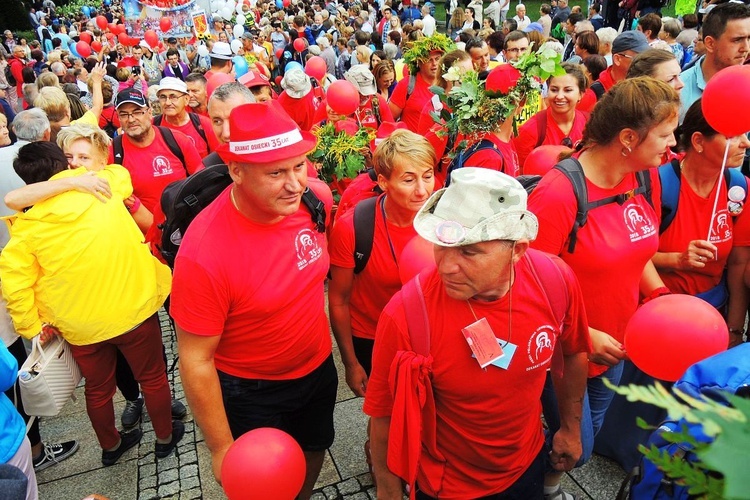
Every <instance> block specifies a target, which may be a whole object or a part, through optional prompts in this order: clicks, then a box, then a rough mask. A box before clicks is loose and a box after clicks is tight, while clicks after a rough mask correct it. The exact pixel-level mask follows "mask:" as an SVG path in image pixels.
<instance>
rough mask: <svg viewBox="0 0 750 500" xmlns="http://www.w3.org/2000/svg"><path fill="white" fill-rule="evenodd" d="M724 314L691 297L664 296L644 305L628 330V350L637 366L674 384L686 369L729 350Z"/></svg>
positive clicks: (626, 344)
mask: <svg viewBox="0 0 750 500" xmlns="http://www.w3.org/2000/svg"><path fill="white" fill-rule="evenodd" d="M728 343H729V331H728V329H727V324H726V322H725V321H724V318H722V316H721V314H719V312H718V311H717V310H716V309H715V308H714V307H713V306H711V305H710V304H709V303H708V302H706V301H704V300H702V299H699V298H698V297H693V296H692V295H682V294H673V295H664V296H662V297H659V298H656V299H654V300H652V301H650V302H647V303H646V304H644V305H643V306H642V307H641V308H640V309H638V311H636V313H635V314H634V315H633V317H632V318H630V321H629V322H628V325H627V327H626V328H625V350H626V351H627V353H628V356H630V359H631V360H633V363H635V366H637V367H638V368H640V369H641V370H643V372H644V373H646V374H648V375H651V376H652V377H654V378H657V379H660V380H668V381H670V382H674V381H675V380H677V379H679V378H680V377H681V376H682V374H683V373H684V372H685V370H687V368H688V367H689V366H690V365H692V364H694V363H697V362H698V361H701V360H703V359H706V358H708V357H709V356H713V355H714V354H717V353H719V352H722V351H725V350H726V349H727V344H728Z"/></svg>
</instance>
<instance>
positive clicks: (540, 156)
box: [523, 144, 572, 175]
mask: <svg viewBox="0 0 750 500" xmlns="http://www.w3.org/2000/svg"><path fill="white" fill-rule="evenodd" d="M568 151H572V150H571V149H570V148H566V147H565V146H553V145H549V144H545V145H544V146H539V147H538V148H535V149H534V150H533V151H532V152H531V153H529V156H527V157H526V161H524V162H523V175H544V174H546V173H547V172H548V171H550V170H551V169H552V167H554V166H555V165H556V164H557V162H558V161H559V160H558V158H559V157H560V154H561V153H566V152H568Z"/></svg>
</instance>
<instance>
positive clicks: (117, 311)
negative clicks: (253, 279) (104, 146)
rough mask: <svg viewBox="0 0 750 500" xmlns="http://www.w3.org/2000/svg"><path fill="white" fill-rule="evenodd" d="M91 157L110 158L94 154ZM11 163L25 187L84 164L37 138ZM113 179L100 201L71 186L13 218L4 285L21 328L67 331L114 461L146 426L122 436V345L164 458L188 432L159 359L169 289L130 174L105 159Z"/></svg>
mask: <svg viewBox="0 0 750 500" xmlns="http://www.w3.org/2000/svg"><path fill="white" fill-rule="evenodd" d="M91 150H92V151H91V152H92V153H94V154H95V156H94V158H93V161H105V162H106V156H104V159H102V158H100V157H98V156H96V153H97V151H96V148H91ZM14 168H15V170H16V172H17V173H18V174H19V176H20V177H21V178H22V179H23V180H24V181H25V182H26V183H27V184H34V183H37V182H42V181H46V180H56V179H73V178H76V177H80V176H84V175H87V171H86V169H85V168H76V169H72V170H68V160H67V158H66V157H65V155H64V154H63V152H62V150H60V149H59V148H58V147H57V146H56V145H54V144H51V143H47V142H36V143H31V144H28V145H26V146H24V147H23V148H21V149H20V150H19V152H18V158H17V159H16V161H15V162H14ZM96 176H97V177H98V178H100V179H103V180H106V181H107V183H108V185H109V190H110V192H109V193H108V194H110V195H111V199H109V200H106V201H105V202H104V203H103V202H102V201H101V200H99V199H97V198H96V197H94V196H91V195H90V194H87V193H82V192H77V191H69V192H64V193H60V194H57V195H55V196H52V197H50V198H47V199H45V200H43V201H40V202H38V203H36V204H35V205H34V206H33V207H31V208H30V209H28V210H26V211H25V212H21V213H19V214H17V215H16V216H14V217H13V219H12V226H11V239H10V241H9V242H8V245H7V246H6V247H5V249H4V250H3V252H2V254H1V255H0V282H1V283H2V291H3V296H4V297H5V299H6V301H7V303H8V311H9V312H10V315H11V318H12V319H13V322H14V324H15V327H16V330H17V331H18V333H19V334H20V335H22V336H24V337H26V338H32V337H34V336H35V335H37V334H39V333H40V332H41V331H42V329H43V325H44V326H45V331H47V332H49V331H52V332H54V333H59V334H60V335H62V336H63V337H64V338H65V339H66V340H67V341H68V342H69V343H70V344H71V352H72V353H73V356H74V358H75V359H76V361H77V362H78V365H79V366H80V368H81V372H82V374H83V376H84V377H85V378H86V387H85V394H86V410H87V412H88V415H89V418H90V419H91V423H92V426H93V428H94V431H95V432H96V435H97V438H98V440H99V444H100V445H101V447H102V449H103V451H102V463H103V464H104V465H105V466H109V465H113V464H114V463H116V462H117V460H118V459H119V458H120V457H121V456H122V454H123V453H124V452H125V451H127V450H128V449H129V448H132V447H133V446H135V445H136V444H138V442H139V441H140V438H141V435H142V433H141V431H140V430H139V429H138V430H135V431H132V432H129V433H118V431H117V428H116V427H115V419H114V406H113V403H112V396H113V395H114V392H115V380H114V370H115V357H116V351H117V350H120V351H121V352H122V353H123V354H124V355H125V357H126V359H127V360H128V362H129V363H130V366H131V367H132V369H133V371H134V373H135V376H136V379H137V380H138V382H139V383H140V385H141V389H142V391H143V393H144V397H145V401H146V406H147V408H148V410H149V414H150V415H151V420H152V422H153V426H154V431H155V434H156V437H157V440H156V449H155V452H156V456H157V457H159V458H163V457H166V456H168V455H169V454H170V453H171V452H172V451H173V450H174V449H175V447H176V445H177V442H179V440H180V439H181V438H182V436H183V435H184V426H183V424H182V422H180V421H174V422H172V421H171V415H170V413H171V411H170V405H171V395H170V391H169V385H168V382H167V378H166V375H165V366H164V361H163V359H162V357H161V330H160V328H159V321H158V318H157V316H156V312H157V311H158V309H159V308H160V307H161V305H162V303H163V302H164V300H165V298H166V297H167V295H168V294H169V291H170V286H171V276H170V272H169V269H168V268H167V267H166V266H164V265H162V264H161V263H159V262H158V261H157V260H156V259H155V258H154V257H153V256H152V255H151V254H150V252H149V250H148V248H147V247H146V245H145V244H144V243H143V235H142V233H141V232H140V231H139V229H138V227H137V226H136V224H135V222H134V220H133V217H131V215H130V214H128V211H127V210H126V209H125V207H124V206H123V201H124V200H125V199H127V198H128V197H130V196H131V194H132V184H131V182H130V175H129V174H128V172H127V170H125V169H124V168H122V167H120V166H118V165H106V166H105V167H104V168H103V169H101V170H100V171H98V172H97V173H96Z"/></svg>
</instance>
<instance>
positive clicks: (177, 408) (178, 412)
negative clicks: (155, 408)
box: [172, 399, 187, 420]
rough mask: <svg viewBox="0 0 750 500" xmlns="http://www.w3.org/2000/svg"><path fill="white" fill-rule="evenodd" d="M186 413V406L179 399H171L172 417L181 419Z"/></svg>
mask: <svg viewBox="0 0 750 500" xmlns="http://www.w3.org/2000/svg"><path fill="white" fill-rule="evenodd" d="M185 415H187V408H185V405H184V404H182V401H180V400H179V399H173V400H172V418H173V419H175V420H182V419H183V418H185Z"/></svg>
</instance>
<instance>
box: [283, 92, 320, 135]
mask: <svg viewBox="0 0 750 500" xmlns="http://www.w3.org/2000/svg"><path fill="white" fill-rule="evenodd" d="M278 102H279V104H281V106H282V107H283V108H284V111H286V112H287V114H288V115H289V116H290V117H291V118H292V120H294V122H295V123H296V124H297V125H299V128H300V129H301V130H305V131H310V129H312V128H313V125H317V124H318V123H320V122H321V121H323V120H325V119H326V102H325V100H321V99H318V98H316V97H315V92H314V89H313V90H311V91H310V92H308V93H307V95H306V96H304V97H301V98H299V99H295V98H294V97H290V96H289V94H287V93H286V90H285V91H283V92H282V93H281V94H280V95H279V99H278Z"/></svg>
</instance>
